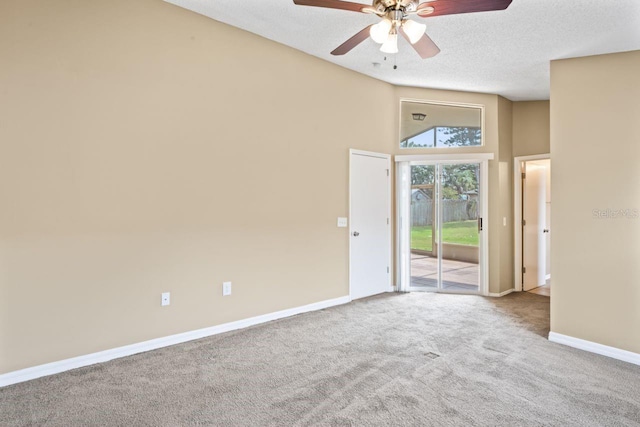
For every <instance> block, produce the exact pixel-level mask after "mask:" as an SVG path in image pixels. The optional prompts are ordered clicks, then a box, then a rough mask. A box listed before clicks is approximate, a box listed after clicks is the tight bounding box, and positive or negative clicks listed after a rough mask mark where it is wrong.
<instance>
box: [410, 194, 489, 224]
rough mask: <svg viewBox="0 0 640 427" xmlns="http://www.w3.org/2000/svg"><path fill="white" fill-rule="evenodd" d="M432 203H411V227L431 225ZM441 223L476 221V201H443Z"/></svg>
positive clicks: (421, 201)
mask: <svg viewBox="0 0 640 427" xmlns="http://www.w3.org/2000/svg"><path fill="white" fill-rule="evenodd" d="M434 215H435V212H434V211H433V202H432V201H431V200H418V201H413V202H411V226H412V227H414V226H417V227H420V226H425V225H431V224H432V223H433V216H434ZM442 217H443V218H442V220H443V222H453V221H468V220H472V219H478V204H477V201H476V200H443V201H442Z"/></svg>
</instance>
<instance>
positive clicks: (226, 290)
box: [222, 282, 231, 297]
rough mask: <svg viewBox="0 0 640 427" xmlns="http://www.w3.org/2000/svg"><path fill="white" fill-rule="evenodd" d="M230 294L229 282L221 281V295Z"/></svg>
mask: <svg viewBox="0 0 640 427" xmlns="http://www.w3.org/2000/svg"><path fill="white" fill-rule="evenodd" d="M227 295H231V282H222V296H223V297H226V296H227Z"/></svg>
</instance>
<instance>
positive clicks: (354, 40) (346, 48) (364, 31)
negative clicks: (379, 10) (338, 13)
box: [331, 25, 372, 55]
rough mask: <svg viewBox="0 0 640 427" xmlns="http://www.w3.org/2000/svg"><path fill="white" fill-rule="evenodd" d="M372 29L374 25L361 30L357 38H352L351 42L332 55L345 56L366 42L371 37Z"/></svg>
mask: <svg viewBox="0 0 640 427" xmlns="http://www.w3.org/2000/svg"><path fill="white" fill-rule="evenodd" d="M371 27H372V25H369V26H368V27H365V28H363V29H362V30H360V31H359V32H358V33H357V34H356V35H355V36H353V37H351V38H350V39H349V40H347V41H346V42H344V43H342V44H341V45H340V46H338V47H337V48H335V49H334V50H333V52H331V55H344V54H345V53H347V52H349V51H350V50H351V49H353V48H354V47H356V46H358V45H359V44H360V43H362V42H363V41H365V40H366V39H367V37H369V29H370V28H371Z"/></svg>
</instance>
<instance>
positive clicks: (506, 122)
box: [493, 97, 514, 292]
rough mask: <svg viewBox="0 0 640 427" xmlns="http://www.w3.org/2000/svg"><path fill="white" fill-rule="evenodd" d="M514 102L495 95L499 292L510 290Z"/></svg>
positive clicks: (511, 287) (511, 279)
mask: <svg viewBox="0 0 640 427" xmlns="http://www.w3.org/2000/svg"><path fill="white" fill-rule="evenodd" d="M512 109H513V103H512V102H511V101H509V100H508V99H505V98H503V97H498V120H499V121H498V130H499V135H500V137H499V139H500V144H499V150H500V151H499V156H498V161H499V164H498V182H499V184H498V192H499V195H500V212H499V216H498V218H497V221H493V224H495V226H497V227H498V228H499V230H500V232H499V236H500V281H499V284H500V288H499V292H505V291H507V290H509V289H513V285H514V283H513V262H514V246H513V185H512V183H513V149H512V146H513V139H512V137H513V114H512Z"/></svg>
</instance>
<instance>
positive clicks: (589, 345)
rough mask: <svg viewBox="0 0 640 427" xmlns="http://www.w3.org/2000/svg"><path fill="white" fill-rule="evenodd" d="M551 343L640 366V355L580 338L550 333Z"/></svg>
mask: <svg viewBox="0 0 640 427" xmlns="http://www.w3.org/2000/svg"><path fill="white" fill-rule="evenodd" d="M549 341H551V342H555V343H558V344H563V345H567V346H569V347H574V348H577V349H580V350H584V351H588V352H590V353H596V354H600V355H602V356H607V357H611V358H613V359H618V360H622V361H623V362H629V363H633V364H634V365H640V354H638V353H633V352H631V351H627V350H621V349H619V348H616V347H609V346H608V345H604V344H598V343H596V342H591V341H586V340H583V339H580V338H574V337H570V336H568V335H562V334H559V333H557V332H549Z"/></svg>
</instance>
